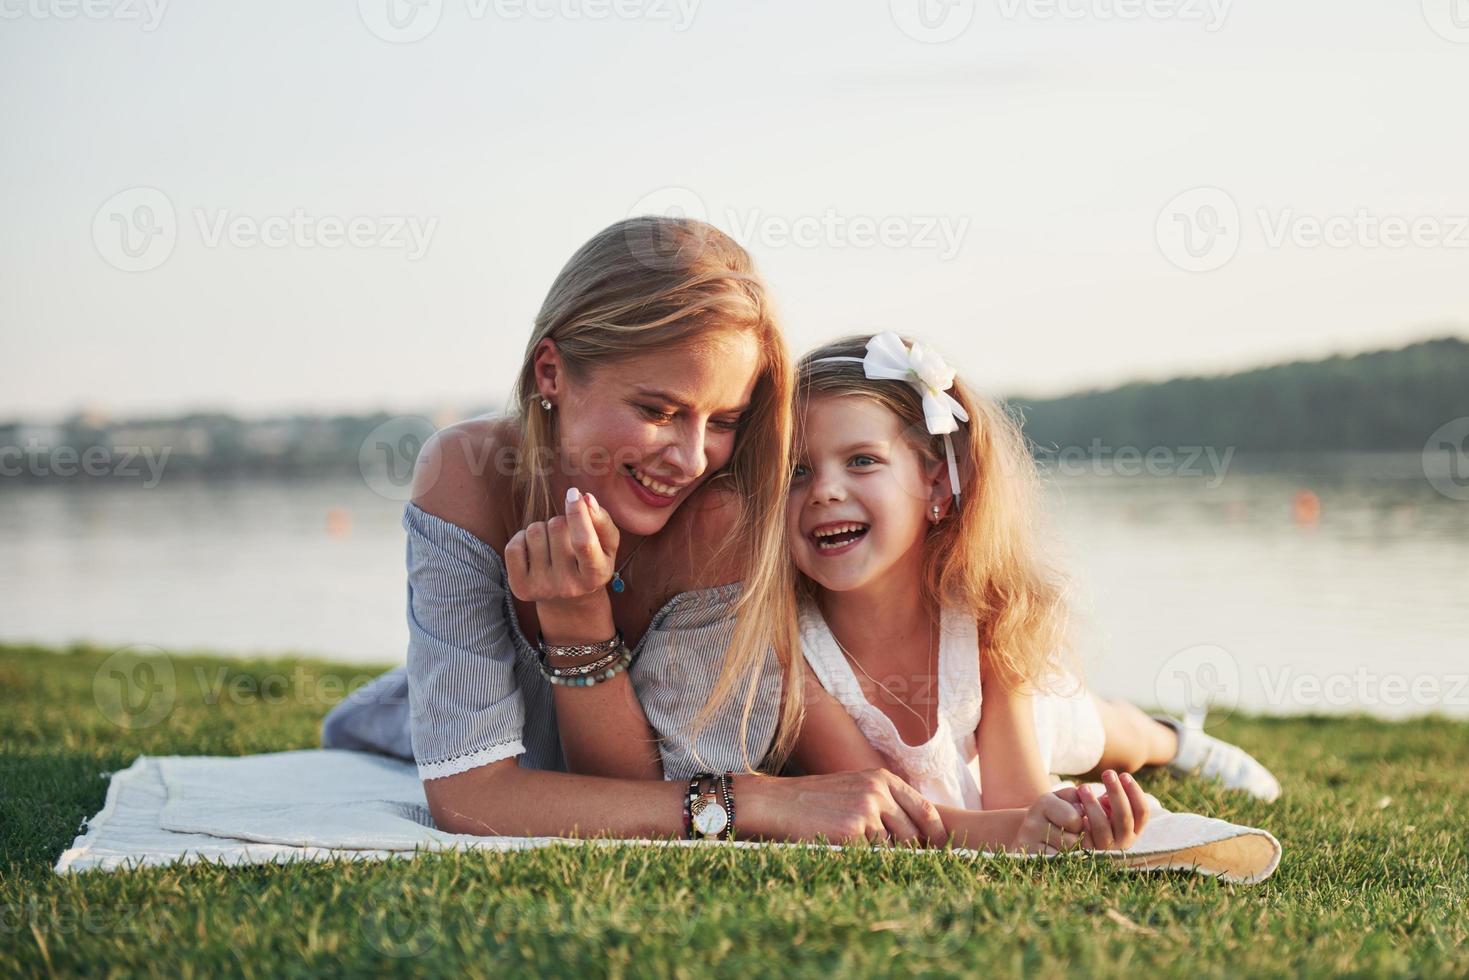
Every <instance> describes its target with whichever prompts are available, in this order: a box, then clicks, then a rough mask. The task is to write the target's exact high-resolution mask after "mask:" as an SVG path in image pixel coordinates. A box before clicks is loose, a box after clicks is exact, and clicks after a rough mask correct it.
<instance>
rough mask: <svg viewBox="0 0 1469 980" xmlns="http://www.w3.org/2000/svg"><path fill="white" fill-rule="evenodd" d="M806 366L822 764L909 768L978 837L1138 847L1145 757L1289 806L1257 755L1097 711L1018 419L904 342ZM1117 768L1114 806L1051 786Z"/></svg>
mask: <svg viewBox="0 0 1469 980" xmlns="http://www.w3.org/2000/svg"><path fill="white" fill-rule="evenodd" d="M799 373H800V377H799V389H798V390H799V392H800V398H801V401H802V404H801V405H800V406H799V408H800V415H801V419H800V424H799V425H798V433H799V435H798V437H797V446H796V453H797V459H796V461H795V468H794V470H793V472H792V488H791V495H790V499H789V505H788V508H787V527H788V532H789V535H790V541H791V554H792V557H793V559H794V561H795V564H796V566H797V567H798V568H799V570H800V572H801V575H800V576H799V579H800V585H799V588H800V592H801V596H800V599H801V619H800V629H801V639H802V646H803V650H804V653H805V657H806V662H807V664H808V665H809V666H810V668H811V672H812V673H813V674H814V675H815V677H816V679H817V680H819V682H820V684H819V686H818V685H817V684H815V683H807V684H806V685H805V690H804V699H805V708H806V722H805V724H804V726H803V728H802V731H801V735H800V740H799V742H798V743H797V746H796V749H795V759H796V762H797V764H798V765H799V766H800V767H801V768H802V769H803V770H804V771H806V772H808V773H823V772H835V771H844V770H850V769H867V768H886V769H890V770H892V771H893V772H895V773H897V774H898V775H900V776H902V777H903V778H905V779H906V780H907V781H908V782H909V783H910V785H912V786H913V787H914V788H915V789H917V790H918V791H919V792H921V793H923V794H924V795H925V796H926V797H928V799H929V800H930V801H931V802H933V803H934V804H936V805H937V806H938V808H939V813H940V815H941V816H942V817H943V819H944V823H945V827H946V829H947V830H949V832H950V833H951V835H953V836H954V837H955V838H956V840H967V841H968V842H969V843H970V844H974V845H984V844H999V845H1002V846H1018V847H1022V848H1025V849H1031V850H1042V851H1046V850H1051V849H1054V848H1055V847H1057V846H1058V842H1059V844H1060V845H1061V846H1064V845H1067V844H1071V843H1076V842H1080V843H1081V844H1082V845H1083V846H1091V847H1097V848H1102V849H1106V848H1110V847H1121V846H1126V845H1127V844H1130V843H1131V842H1132V840H1134V839H1135V837H1136V832H1137V831H1138V830H1140V829H1141V826H1142V824H1143V823H1145V822H1146V806H1145V805H1143V804H1142V802H1141V801H1142V793H1141V790H1140V789H1138V787H1137V784H1136V782H1135V781H1134V780H1133V778H1132V776H1131V775H1130V773H1131V772H1133V771H1135V770H1137V769H1140V768H1142V767H1143V766H1145V765H1166V766H1168V767H1169V768H1170V769H1172V770H1174V771H1176V772H1179V773H1190V774H1195V773H1196V774H1199V775H1203V776H1205V777H1208V778H1212V779H1216V780H1218V781H1220V782H1222V783H1223V784H1224V785H1225V786H1227V787H1230V788H1233V789H1242V790H1245V791H1247V792H1249V793H1251V794H1253V795H1254V796H1256V797H1258V798H1261V799H1266V800H1271V799H1274V798H1275V797H1276V796H1278V795H1279V792H1280V788H1279V784H1278V783H1277V782H1276V781H1275V778H1274V777H1273V776H1272V775H1271V774H1270V773H1269V772H1268V771H1267V770H1266V769H1265V768H1264V767H1263V766H1261V765H1260V763H1259V762H1257V761H1256V760H1255V759H1253V758H1251V757H1250V756H1249V755H1248V754H1246V753H1245V752H1244V751H1242V750H1241V749H1239V748H1237V747H1235V746H1232V745H1229V744H1227V743H1225V742H1222V741H1220V740H1218V739H1215V738H1213V737H1212V736H1209V735H1206V734H1204V733H1203V732H1202V731H1200V730H1197V729H1188V728H1185V727H1184V726H1183V725H1181V724H1179V723H1178V722H1175V721H1173V720H1171V719H1166V718H1158V719H1154V718H1150V717H1148V716H1147V715H1146V714H1144V713H1143V712H1142V711H1140V710H1139V709H1137V708H1136V707H1134V706H1133V705H1131V704H1126V703H1123V702H1109V701H1104V700H1101V699H1099V698H1096V697H1094V696H1093V695H1091V694H1090V693H1089V692H1088V691H1086V690H1085V688H1082V687H1080V685H1079V684H1077V682H1076V681H1075V679H1074V677H1073V676H1072V675H1071V674H1070V673H1069V672H1068V671H1067V670H1066V669H1065V668H1064V667H1063V665H1062V664H1061V663H1060V662H1059V660H1058V657H1057V654H1058V651H1060V650H1062V649H1063V648H1064V646H1065V643H1064V632H1065V608H1064V603H1063V600H1062V596H1061V593H1060V591H1059V588H1058V586H1057V585H1056V584H1055V583H1054V582H1053V580H1052V579H1051V578H1050V576H1049V575H1048V574H1047V573H1046V570H1045V569H1044V567H1043V563H1042V562H1041V561H1040V559H1039V555H1038V552H1037V548H1036V545H1035V543H1034V542H1033V540H1032V528H1033V511H1034V508H1035V505H1036V501H1037V498H1038V480H1037V476H1036V473H1035V468H1034V465H1033V463H1032V461H1031V458H1030V455H1029V453H1028V452H1027V450H1026V444H1025V440H1024V438H1023V436H1022V435H1021V433H1020V431H1019V428H1018V427H1017V426H1016V424H1015V423H1014V422H1013V421H1012V420H1011V419H1010V417H1009V416H1008V415H1007V414H1006V413H1005V412H1004V411H1003V410H1002V409H1000V408H999V407H998V406H997V405H995V404H993V403H992V402H989V401H988V400H985V399H981V398H978V397H976V396H975V395H973V394H972V393H970V392H969V391H968V390H967V389H966V388H965V386H964V385H963V384H962V383H959V382H956V381H955V378H954V373H953V371H951V370H949V369H948V367H947V366H946V365H945V364H944V363H943V361H942V359H940V358H938V357H937V356H936V355H935V354H933V353H932V352H930V351H926V350H924V349H923V348H922V347H921V346H919V345H916V344H914V345H911V346H910V345H909V344H907V343H906V342H904V341H903V340H902V339H901V338H900V337H898V336H897V335H896V334H894V333H883V334H879V335H877V336H875V337H871V338H868V337H866V336H863V337H852V338H846V339H843V340H839V341H835V342H833V343H831V344H828V345H826V346H824V347H822V348H820V349H818V350H816V351H813V352H812V353H811V354H808V355H807V356H806V357H805V358H804V359H803V360H802V362H801V364H800V368H799ZM981 705H983V712H982V713H981V710H980V709H981ZM1099 769H1100V770H1102V773H1101V775H1102V783H1103V786H1104V787H1105V789H1106V790H1107V795H1106V797H1104V798H1101V799H1098V798H1097V797H1096V795H1095V794H1094V793H1093V792H1091V790H1090V789H1089V788H1088V787H1086V786H1085V785H1083V786H1080V787H1077V788H1075V789H1067V790H1063V791H1061V792H1060V793H1059V794H1056V795H1057V796H1059V797H1060V799H1059V800H1057V799H1056V798H1055V797H1054V796H1052V794H1051V793H1050V790H1051V788H1052V786H1053V785H1054V780H1053V778H1052V774H1067V775H1078V774H1082V773H1088V772H1092V771H1094V770H1099ZM1118 770H1121V771H1122V773H1123V774H1122V775H1121V776H1119V775H1118V772H1117V771H1118ZM981 775H983V778H982V779H981ZM1062 801H1064V802H1065V803H1067V804H1069V805H1068V806H1061V805H1059V804H1060V803H1061V802H1062ZM1113 801H1116V802H1117V804H1118V805H1116V806H1113V805H1112V802H1113ZM982 810H983V811H994V810H1000V811H1004V812H1003V813H990V814H981V813H979V812H977V811H982ZM1073 815H1074V816H1073ZM1077 817H1080V818H1082V819H1081V823H1082V824H1083V826H1084V831H1082V832H1078V830H1077V828H1076V823H1077V820H1076V819H1075V818H1077Z"/></svg>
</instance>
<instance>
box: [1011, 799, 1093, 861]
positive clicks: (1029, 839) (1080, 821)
mask: <svg viewBox="0 0 1469 980" xmlns="http://www.w3.org/2000/svg"><path fill="white" fill-rule="evenodd" d="M1063 792H1064V791H1063ZM1085 831H1086V817H1085V815H1084V811H1083V810H1082V809H1081V807H1080V805H1079V804H1076V803H1073V802H1072V801H1070V800H1067V799H1065V798H1064V797H1063V796H1062V795H1061V794H1060V793H1047V794H1045V795H1044V796H1041V797H1040V798H1039V799H1037V800H1036V801H1035V802H1034V803H1032V804H1031V806H1030V809H1029V810H1027V811H1026V812H1025V817H1024V819H1022V820H1021V822H1020V830H1019V831H1017V832H1016V834H1015V841H1014V844H1013V845H1012V846H1013V849H1014V850H1017V851H1024V852H1025V853H1027V854H1059V853H1061V852H1062V851H1065V850H1069V849H1070V848H1072V847H1075V846H1076V844H1077V843H1078V842H1079V841H1081V839H1082V835H1083V834H1084V833H1085Z"/></svg>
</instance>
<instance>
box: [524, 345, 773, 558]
mask: <svg viewBox="0 0 1469 980" xmlns="http://www.w3.org/2000/svg"><path fill="white" fill-rule="evenodd" d="M547 350H548V347H547V346H543V348H542V353H539V354H538V355H537V379H538V381H539V383H540V386H541V393H542V394H543V395H545V396H547V397H549V398H550V399H551V401H552V402H553V403H554V404H555V409H554V410H555V412H556V425H557V431H558V440H559V449H560V464H561V468H562V474H563V476H564V478H565V479H564V483H565V485H566V486H574V487H577V488H578V489H579V490H582V491H583V492H588V491H589V492H591V493H592V494H593V495H595V496H596V498H597V500H598V502H599V503H601V504H602V506H603V507H605V508H607V510H608V512H609V513H610V514H611V515H612V519H613V520H614V521H615V522H616V523H617V526H618V528H619V529H620V530H621V531H623V532H624V533H627V534H637V535H644V534H656V533H657V532H658V531H660V530H662V529H663V526H664V525H665V524H667V523H668V519H669V518H670V517H671V516H672V514H673V512H674V510H675V509H677V507H678V506H679V504H681V503H683V501H685V500H687V499H688V497H689V496H690V495H691V494H692V493H693V492H694V491H695V490H697V489H698V487H699V486H700V485H701V484H702V483H703V482H704V481H705V480H706V479H708V477H709V476H710V475H711V474H714V473H716V472H718V471H719V470H720V469H721V468H722V467H723V466H724V465H725V464H726V463H727V462H728V461H729V458H730V455H731V454H732V453H733V452H734V445H735V436H736V433H737V432H738V429H739V424H740V419H741V417H742V415H743V414H744V412H745V411H746V410H747V409H748V408H749V404H750V398H751V395H752V393H753V391H754V389H755V382H756V379H757V372H758V369H759V346H758V344H757V343H756V340H755V338H754V337H753V336H751V335H750V334H749V333H747V332H736V331H723V332H720V333H717V334H710V335H706V336H704V337H701V338H700V339H699V340H698V342H696V343H689V344H685V345H683V346H680V347H675V348H671V349H668V350H658V351H653V352H650V353H648V354H643V355H639V356H636V357H632V358H628V359H626V360H622V361H617V362H614V363H611V364H606V365H601V366H598V367H595V368H593V369H592V370H591V371H590V372H589V373H588V374H587V376H586V377H584V378H580V379H573V378H571V377H570V376H569V375H568V374H567V373H566V371H565V368H564V367H563V366H562V364H561V361H560V356H559V354H557V353H556V352H555V349H554V347H549V353H546V351H547ZM548 363H553V364H554V370H553V371H551V372H549V373H548V371H547V364H548ZM553 377H554V380H552V378H553ZM532 410H533V411H540V407H539V403H537V404H536V405H534V406H532Z"/></svg>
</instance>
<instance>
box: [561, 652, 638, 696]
mask: <svg viewBox="0 0 1469 980" xmlns="http://www.w3.org/2000/svg"><path fill="white" fill-rule="evenodd" d="M631 663H632V651H631V650H629V649H627V647H623V648H622V654H621V655H620V656H619V657H618V658H617V662H616V663H614V664H613V665H612V666H611V667H608V668H607V669H606V670H602V671H598V672H597V673H595V674H581V675H575V674H568V673H567V672H566V671H564V670H557V669H556V668H554V667H547V666H546V664H545V662H544V661H542V663H541V676H542V677H544V678H545V679H546V680H547V681H548V682H549V683H551V684H554V685H556V686H557V687H595V686H596V685H598V684H600V683H602V682H603V681H610V680H611V679H612V678H614V677H616V676H617V675H618V674H620V673H622V672H623V671H624V670H627V668H628V666H629V665H630V664H631Z"/></svg>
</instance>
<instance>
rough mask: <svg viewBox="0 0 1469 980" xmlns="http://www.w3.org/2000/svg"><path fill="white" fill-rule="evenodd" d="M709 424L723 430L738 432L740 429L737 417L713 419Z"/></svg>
mask: <svg viewBox="0 0 1469 980" xmlns="http://www.w3.org/2000/svg"><path fill="white" fill-rule="evenodd" d="M709 424H710V425H712V426H714V427H715V428H716V429H722V430H723V431H725V432H738V431H739V429H740V420H739V419H714V420H713V421H711V422H710V423H709Z"/></svg>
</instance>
